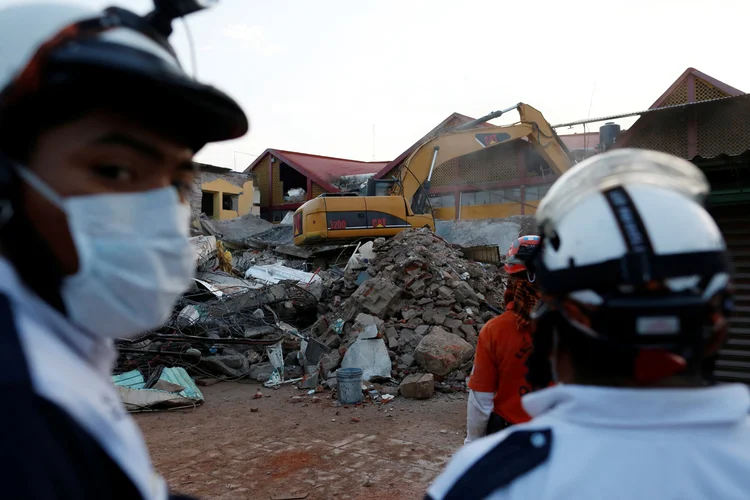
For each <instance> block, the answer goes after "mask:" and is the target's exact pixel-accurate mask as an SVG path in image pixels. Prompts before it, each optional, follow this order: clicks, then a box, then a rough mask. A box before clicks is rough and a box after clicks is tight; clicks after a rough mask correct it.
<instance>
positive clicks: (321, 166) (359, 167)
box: [245, 149, 388, 192]
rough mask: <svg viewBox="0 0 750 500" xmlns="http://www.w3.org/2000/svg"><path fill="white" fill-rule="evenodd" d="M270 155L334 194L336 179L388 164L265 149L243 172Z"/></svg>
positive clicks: (365, 172)
mask: <svg viewBox="0 0 750 500" xmlns="http://www.w3.org/2000/svg"><path fill="white" fill-rule="evenodd" d="M267 153H270V154H272V155H273V156H275V157H277V158H279V159H280V160H282V161H283V162H284V163H286V164H287V165H289V166H290V167H292V168H293V169H295V170H296V171H297V172H299V173H301V174H302V175H304V176H305V177H309V178H310V179H312V180H313V181H315V183H316V184H318V185H319V186H321V187H323V188H325V189H326V190H327V191H331V192H336V191H338V190H339V189H338V188H337V187H336V186H334V185H333V184H332V182H334V181H335V180H336V179H338V178H339V177H342V176H344V175H362V174H374V173H376V172H378V171H379V170H380V169H381V168H383V167H384V166H385V165H386V164H387V163H388V162H385V161H372V162H370V161H357V160H347V159H344V158H333V157H331V156H319V155H311V154H307V153H298V152H295V151H284V150H281V149H266V150H265V151H264V152H263V154H262V155H260V156H258V158H256V159H255V161H254V162H253V163H251V164H250V166H249V167H247V168H246V169H245V172H250V171H251V170H252V169H253V168H255V166H256V165H257V164H258V163H260V161H261V160H262V159H263V158H265V156H266V154H267Z"/></svg>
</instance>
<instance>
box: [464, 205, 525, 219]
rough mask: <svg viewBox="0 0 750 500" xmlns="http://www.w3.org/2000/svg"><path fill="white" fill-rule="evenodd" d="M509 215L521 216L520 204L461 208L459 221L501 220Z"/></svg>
mask: <svg viewBox="0 0 750 500" xmlns="http://www.w3.org/2000/svg"><path fill="white" fill-rule="evenodd" d="M511 215H521V204H520V203H496V204H494V205H471V206H467V207H461V219H502V218H503V217H509V216H511Z"/></svg>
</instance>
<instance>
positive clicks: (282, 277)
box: [245, 263, 323, 300]
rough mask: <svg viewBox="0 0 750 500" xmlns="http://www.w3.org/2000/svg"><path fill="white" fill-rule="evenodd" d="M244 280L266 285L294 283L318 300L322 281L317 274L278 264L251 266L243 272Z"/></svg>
mask: <svg viewBox="0 0 750 500" xmlns="http://www.w3.org/2000/svg"><path fill="white" fill-rule="evenodd" d="M245 278H248V279H250V278H253V279H256V280H258V281H260V282H263V283H268V284H276V283H279V282H281V281H294V282H296V283H297V284H298V285H299V286H300V287H302V288H305V289H306V290H308V291H309V292H310V293H312V294H313V295H314V296H315V298H316V299H318V300H319V299H320V296H321V294H322V292H323V280H322V279H321V277H320V276H318V275H317V274H314V273H307V272H305V271H300V270H298V269H292V268H291V267H286V266H283V265H280V264H279V263H276V264H269V265H266V266H253V267H251V268H249V269H248V270H247V271H245Z"/></svg>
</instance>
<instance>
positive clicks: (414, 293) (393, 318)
mask: <svg viewBox="0 0 750 500" xmlns="http://www.w3.org/2000/svg"><path fill="white" fill-rule="evenodd" d="M373 251H374V252H375V254H376V256H375V258H374V259H364V260H366V261H367V262H365V263H364V264H365V265H366V268H365V269H362V268H361V266H352V267H350V268H349V269H347V271H346V272H345V274H344V276H343V277H338V276H336V275H331V274H330V273H329V274H328V275H327V277H326V281H325V287H326V292H325V293H324V300H325V301H327V307H328V312H327V313H326V314H325V315H324V316H322V317H321V318H319V319H318V321H317V322H316V323H315V325H313V328H312V335H313V336H315V338H317V339H318V340H319V341H320V342H321V343H323V344H325V345H326V346H328V347H329V348H331V349H332V350H333V351H332V352H331V354H329V355H327V356H324V357H323V358H322V359H321V361H320V364H319V374H320V376H321V377H325V378H326V379H327V380H328V383H329V385H334V383H335V382H334V380H331V379H332V378H333V377H334V375H335V373H334V369H335V368H337V367H338V366H339V365H340V366H342V367H359V368H363V369H364V370H366V371H367V370H370V372H369V373H368V375H369V376H366V377H365V379H366V380H367V379H369V380H373V378H374V379H381V378H382V379H386V378H391V379H396V380H400V379H402V378H404V377H406V379H405V380H404V382H403V383H404V384H405V385H406V387H407V388H405V392H407V393H409V392H410V391H411V392H413V393H414V394H418V395H419V396H418V397H424V395H425V394H427V392H429V391H426V390H425V389H422V387H423V386H425V385H429V384H427V382H426V380H432V379H430V378H429V377H426V376H424V374H425V373H428V374H430V375H431V376H432V377H434V380H436V381H438V384H437V387H438V389H440V387H441V383H443V384H442V385H443V386H444V385H445V384H447V385H448V386H451V387H453V388H456V387H460V385H461V384H462V383H463V382H464V380H465V378H466V376H467V374H468V373H469V372H470V371H471V366H472V358H473V354H474V348H475V346H476V343H477V338H478V333H479V331H480V329H481V328H482V326H483V325H484V323H485V322H486V321H487V320H488V319H490V318H491V317H493V316H494V314H493V313H491V312H488V311H483V309H484V308H486V306H487V305H488V304H489V305H490V306H492V305H498V304H499V303H500V302H501V298H502V294H503V292H504V289H505V274H504V272H503V271H501V270H500V269H498V268H497V267H496V266H493V265H483V264H478V263H474V262H469V261H467V260H465V259H464V258H463V255H462V253H461V251H460V249H459V248H457V247H454V246H452V245H450V244H448V243H446V242H445V241H444V240H443V239H441V238H440V237H438V236H435V235H434V234H433V233H432V232H430V231H428V230H426V229H419V230H409V231H404V232H402V233H399V234H398V235H397V236H395V237H394V238H392V239H390V240H383V239H379V240H375V242H374V245H373ZM350 264H351V261H350ZM357 267H360V268H359V269H357ZM413 374H420V375H419V376H418V377H409V376H410V375H413ZM412 384H416V385H415V388H414V389H413V390H412V389H408V387H409V386H411V385H412ZM415 397H417V396H415Z"/></svg>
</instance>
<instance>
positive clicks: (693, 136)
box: [686, 74, 698, 160]
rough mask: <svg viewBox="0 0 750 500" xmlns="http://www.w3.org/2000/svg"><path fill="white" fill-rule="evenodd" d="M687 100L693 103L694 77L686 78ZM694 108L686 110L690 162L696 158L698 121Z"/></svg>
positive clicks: (691, 75)
mask: <svg viewBox="0 0 750 500" xmlns="http://www.w3.org/2000/svg"><path fill="white" fill-rule="evenodd" d="M686 84H687V100H688V102H689V103H690V102H695V75H693V74H690V75H688V77H687V82H686ZM695 113H696V111H695V106H693V107H692V108H691V109H689V110H688V121H687V156H688V157H687V159H688V160H691V159H693V158H695V157H696V156H698V119H697V117H696V115H695Z"/></svg>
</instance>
